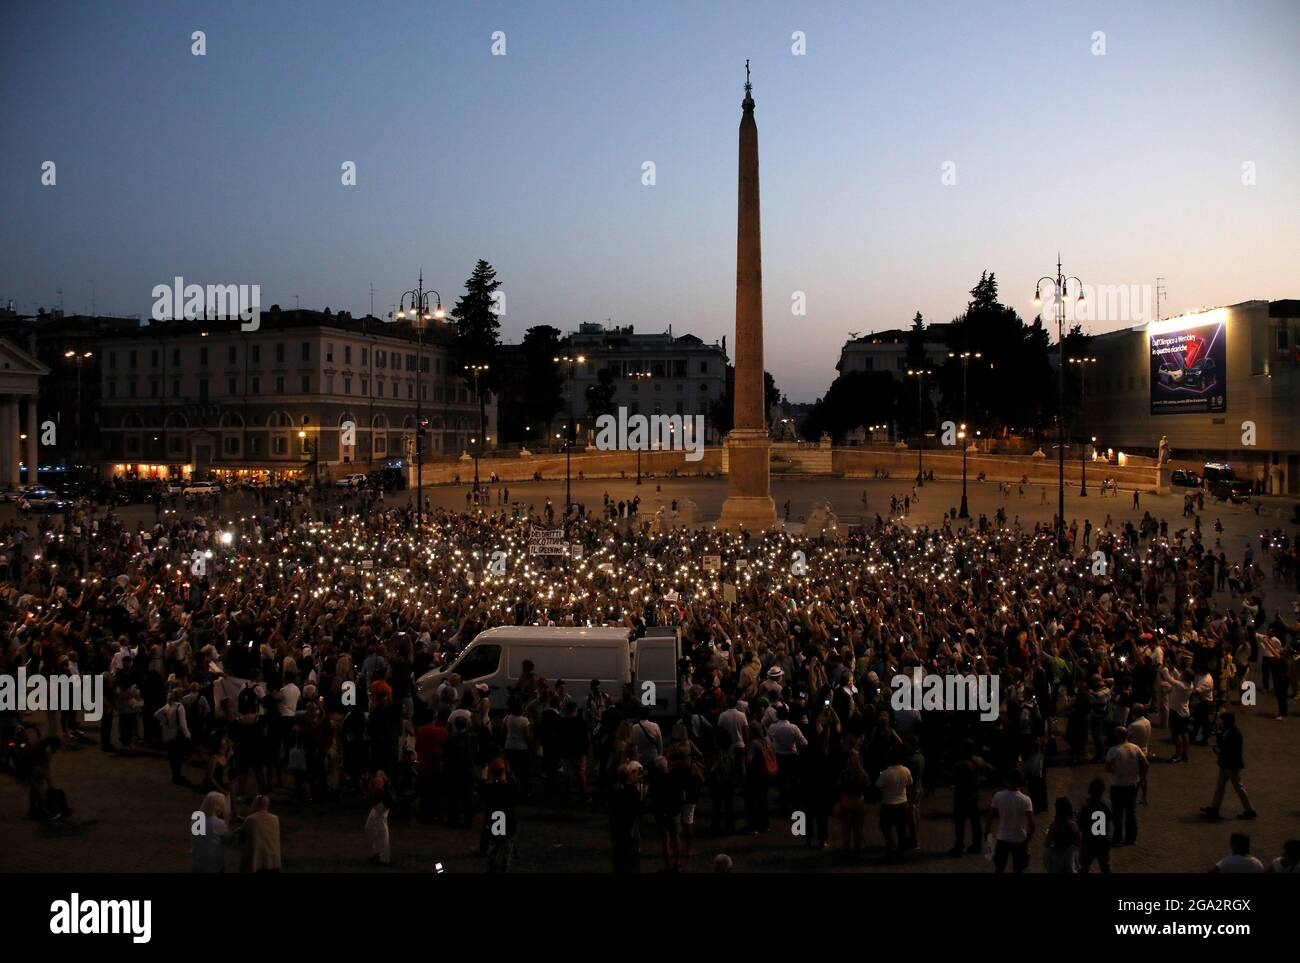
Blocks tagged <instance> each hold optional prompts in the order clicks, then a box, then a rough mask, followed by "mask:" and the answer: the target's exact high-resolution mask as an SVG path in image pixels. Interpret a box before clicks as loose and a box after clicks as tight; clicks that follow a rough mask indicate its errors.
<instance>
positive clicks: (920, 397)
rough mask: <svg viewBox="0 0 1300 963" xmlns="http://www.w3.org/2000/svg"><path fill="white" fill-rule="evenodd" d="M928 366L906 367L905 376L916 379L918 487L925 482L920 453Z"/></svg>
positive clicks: (923, 446)
mask: <svg viewBox="0 0 1300 963" xmlns="http://www.w3.org/2000/svg"><path fill="white" fill-rule="evenodd" d="M932 373H933V372H931V371H930V369H929V368H921V369H919V370H916V371H913V370H911V369H910V368H909V369H908V372H907V376H908V377H909V378H915V379H916V435H917V439H916V487H917V488H920V487H922V486H923V485H924V484H925V470H924V464H923V462H922V460H921V455H922V453H923V452H924V451H925V404H924V400H925V395H924V391H923V386H924V385H925V378H926V375H929V374H932Z"/></svg>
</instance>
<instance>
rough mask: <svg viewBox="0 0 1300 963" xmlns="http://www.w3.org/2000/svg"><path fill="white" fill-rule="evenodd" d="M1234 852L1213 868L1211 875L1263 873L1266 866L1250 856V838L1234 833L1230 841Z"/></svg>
mask: <svg viewBox="0 0 1300 963" xmlns="http://www.w3.org/2000/svg"><path fill="white" fill-rule="evenodd" d="M1228 845H1229V846H1230V847H1231V848H1232V852H1231V853H1230V854H1229V855H1227V856H1224V857H1223V859H1221V860H1219V861H1218V862H1217V863H1215V864H1214V866H1213V867H1211V869H1210V872H1211V873H1262V872H1264V864H1263V863H1261V862H1260V861H1259V860H1258V859H1256V858H1255V857H1254V856H1252V855H1250V837H1249V836H1247V835H1246V834H1245V833H1233V834H1232V836H1231V837H1230V838H1229V840H1228Z"/></svg>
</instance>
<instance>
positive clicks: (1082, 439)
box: [1070, 358, 1097, 498]
mask: <svg viewBox="0 0 1300 963" xmlns="http://www.w3.org/2000/svg"><path fill="white" fill-rule="evenodd" d="M1096 363H1097V359H1096V358H1071V359H1070V364H1077V365H1078V366H1079V497H1080V498H1087V497H1088V464H1087V459H1088V436H1087V435H1086V434H1085V433H1084V430H1083V426H1084V410H1083V408H1084V404H1085V403H1086V401H1087V395H1088V365H1090V364H1096Z"/></svg>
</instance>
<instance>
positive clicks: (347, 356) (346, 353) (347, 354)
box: [343, 344, 366, 364]
mask: <svg viewBox="0 0 1300 963" xmlns="http://www.w3.org/2000/svg"><path fill="white" fill-rule="evenodd" d="M343 363H344V364H351V363H352V345H350V344H345V345H344V346H343ZM361 363H362V364H365V363H366V351H365V349H364V348H362V349H361Z"/></svg>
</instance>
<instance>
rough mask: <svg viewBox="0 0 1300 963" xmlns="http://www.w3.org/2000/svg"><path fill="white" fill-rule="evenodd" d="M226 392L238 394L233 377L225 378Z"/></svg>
mask: <svg viewBox="0 0 1300 963" xmlns="http://www.w3.org/2000/svg"><path fill="white" fill-rule="evenodd" d="M226 394H228V395H237V394H239V392H238V391H236V390H235V379H234V378H227V379H226Z"/></svg>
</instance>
